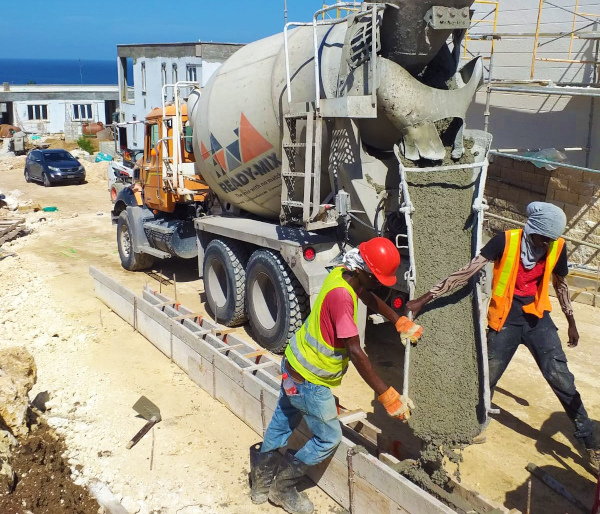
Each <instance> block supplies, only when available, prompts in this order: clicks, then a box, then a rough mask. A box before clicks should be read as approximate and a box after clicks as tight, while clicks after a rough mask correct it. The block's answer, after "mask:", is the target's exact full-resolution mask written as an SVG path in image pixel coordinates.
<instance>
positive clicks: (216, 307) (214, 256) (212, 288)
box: [203, 239, 248, 327]
mask: <svg viewBox="0 0 600 514" xmlns="http://www.w3.org/2000/svg"><path fill="white" fill-rule="evenodd" d="M247 261H248V257H247V253H246V252H245V251H244V250H243V248H242V247H241V246H240V245H239V244H238V243H236V242H235V241H231V240H228V239H213V240H212V241H211V242H210V243H208V245H207V247H206V251H205V252H204V275H203V276H204V292H205V293H206V302H207V303H208V306H209V308H210V310H211V312H212V314H213V316H214V318H215V321H216V322H217V323H221V324H223V325H226V326H228V327H235V326H237V325H242V324H243V323H245V322H246V320H247V316H246V301H245V300H246V295H245V283H246V270H245V266H246V262H247Z"/></svg>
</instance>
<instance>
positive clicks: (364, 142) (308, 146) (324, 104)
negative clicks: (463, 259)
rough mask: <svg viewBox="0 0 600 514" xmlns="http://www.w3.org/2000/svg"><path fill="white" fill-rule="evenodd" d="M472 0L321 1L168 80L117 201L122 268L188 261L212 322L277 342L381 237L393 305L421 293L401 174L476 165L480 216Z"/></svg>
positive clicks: (478, 70) (280, 344)
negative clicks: (466, 47)
mask: <svg viewBox="0 0 600 514" xmlns="http://www.w3.org/2000/svg"><path fill="white" fill-rule="evenodd" d="M472 1H473V0H418V1H417V0H391V1H389V2H386V3H374V2H364V3H356V2H347V3H338V4H335V5H333V6H330V7H327V6H325V7H324V8H323V9H321V10H319V11H317V12H316V13H315V14H314V16H313V19H312V20H310V21H307V22H304V23H295V22H291V23H288V24H287V25H286V26H285V29H284V31H283V33H280V34H277V35H274V36H271V37H268V38H266V39H262V40H260V41H256V42H254V43H251V44H248V45H246V46H244V47H243V48H241V49H240V50H238V51H237V52H236V53H235V54H234V55H232V56H231V57H230V58H229V59H228V60H227V61H226V62H225V63H224V64H223V65H222V66H221V68H220V69H219V70H218V71H217V72H216V73H215V74H214V75H213V76H212V78H211V79H210V81H209V82H208V84H207V85H206V86H205V87H204V88H203V89H199V88H195V89H193V91H191V93H190V92H189V91H188V92H185V91H187V90H189V89H190V84H189V83H178V84H175V85H173V88H174V90H175V92H176V94H175V101H174V104H173V105H171V106H163V109H162V111H161V110H160V109H159V110H158V111H157V112H154V113H153V114H152V115H151V116H150V117H149V118H148V119H147V120H146V125H145V127H146V134H147V135H146V149H145V156H144V163H146V164H145V166H143V167H142V170H141V176H140V181H139V183H138V184H136V185H134V186H132V187H131V188H126V189H125V190H123V191H121V192H120V193H119V197H118V198H117V201H116V202H115V206H114V211H113V222H115V223H116V224H117V225H118V228H117V242H118V248H119V253H120V256H121V261H122V264H123V266H124V267H125V268H126V269H129V270H136V269H143V268H145V267H149V266H151V265H152V260H153V259H154V258H167V257H171V256H179V257H184V258H195V257H197V258H198V263H199V270H200V275H201V277H202V278H203V280H204V286H205V292H206V299H207V303H208V307H209V309H210V311H212V314H213V315H214V317H215V318H216V319H217V321H218V322H219V323H222V324H226V325H229V326H236V325H240V324H242V323H245V322H246V321H247V320H248V321H249V323H250V325H251V328H252V331H253V334H254V336H255V338H256V340H257V341H258V342H259V343H260V344H261V345H262V346H264V347H265V348H268V349H270V350H273V351H281V350H282V349H283V348H284V347H285V344H286V342H287V340H288V338H289V337H291V335H292V334H293V333H294V332H295V331H296V330H297V329H298V328H299V327H300V326H301V324H302V322H303V320H304V319H305V317H306V316H307V314H308V311H309V309H310V305H311V302H312V301H313V300H314V299H315V298H316V296H317V294H318V292H319V289H320V287H321V285H322V282H323V280H324V279H325V277H326V276H327V274H328V272H329V270H330V269H331V268H332V267H333V266H335V265H336V264H337V263H339V262H340V260H341V257H342V256H343V254H344V252H345V251H347V249H349V248H351V247H354V246H356V245H358V244H359V243H360V242H361V241H364V240H366V239H369V238H371V237H374V236H375V235H383V236H385V237H388V238H390V239H391V240H392V241H393V242H394V243H395V244H396V246H397V247H398V251H399V252H400V253H401V255H402V264H401V268H400V269H399V271H398V279H399V280H398V285H397V286H395V288H394V289H390V290H388V291H386V292H385V294H384V297H386V298H388V301H389V302H390V304H391V305H392V306H393V307H394V308H396V309H402V306H403V304H404V302H405V300H406V299H407V298H408V295H410V294H411V292H412V289H414V288H413V287H412V286H411V283H413V282H414V255H413V251H412V239H411V238H412V236H411V215H412V210H411V209H412V206H411V203H410V199H409V192H408V189H407V188H406V180H405V179H403V177H405V175H406V174H405V173H404V174H403V172H402V170H405V169H411V168H419V167H421V168H422V170H423V171H428V170H432V169H436V168H439V169H444V170H449V169H454V168H459V167H461V166H462V167H463V168H464V167H465V166H466V167H468V168H469V167H470V168H472V170H473V176H474V177H475V178H478V180H479V181H477V180H475V181H474V182H473V185H472V187H473V191H474V196H473V198H474V200H473V205H474V206H475V208H476V209H475V214H476V218H477V219H476V220H475V223H479V225H480V218H481V216H480V214H481V212H480V211H481V209H478V208H477V206H478V205H479V206H481V194H482V191H483V186H482V184H483V182H484V180H485V177H484V172H485V161H486V155H487V150H488V149H489V142H490V138H489V136H488V135H487V134H485V133H483V132H479V131H469V130H466V128H465V117H466V112H467V108H468V107H469V105H470V103H471V102H472V100H473V96H474V94H475V92H476V90H477V89H478V87H479V86H480V85H481V82H482V73H483V66H482V63H481V61H480V60H479V59H475V60H473V61H471V62H469V63H467V64H466V65H465V66H463V67H462V68H460V69H459V55H460V45H461V41H462V39H463V37H464V34H465V31H466V30H467V29H468V28H469V24H470V5H471V3H472ZM340 8H344V9H346V10H347V13H348V14H347V15H346V16H344V17H339V18H335V17H332V18H329V17H327V16H326V15H327V14H328V13H330V12H332V11H333V10H336V11H337V10H338V9H340ZM466 142H468V144H467V143H466ZM466 153H468V154H469V156H470V160H468V161H467V160H465V155H466ZM461 163H463V164H461ZM464 163H467V164H464ZM423 166H424V167H423ZM482 176H483V178H482ZM431 207H432V208H435V205H432V206H431ZM479 225H478V226H479ZM475 246H476V244H475V245H474V247H475ZM367 316H368V313H367V312H362V313H360V319H361V324H362V327H361V328H362V329H364V324H365V323H366V321H367ZM375 321H377V320H375Z"/></svg>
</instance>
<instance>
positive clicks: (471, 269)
mask: <svg viewBox="0 0 600 514" xmlns="http://www.w3.org/2000/svg"><path fill="white" fill-rule="evenodd" d="M488 262H490V261H489V260H488V259H486V258H485V257H484V256H483V255H478V256H477V257H475V258H474V259H473V260H471V262H469V263H468V264H467V265H466V266H463V267H462V268H460V269H459V270H458V271H455V272H454V273H452V275H450V276H449V277H447V278H445V279H444V280H442V281H441V282H440V283H439V284H436V285H435V286H434V287H433V288H432V289H430V290H429V291H428V292H427V293H425V294H424V295H422V296H420V297H419V298H416V299H415V300H411V301H410V302H408V303H407V304H406V307H407V308H408V310H409V311H411V312H412V313H413V315H414V316H415V317H416V316H417V314H419V311H420V310H421V309H422V308H423V307H425V305H426V304H427V303H428V302H430V301H431V300H433V299H435V298H438V297H440V296H442V295H443V294H446V293H447V292H449V291H452V290H454V289H456V288H458V287H462V286H464V285H465V284H467V283H468V282H469V280H470V279H471V277H473V276H474V275H476V274H477V273H479V272H480V271H481V270H482V269H483V268H484V266H485V265H486V264H487V263H488Z"/></svg>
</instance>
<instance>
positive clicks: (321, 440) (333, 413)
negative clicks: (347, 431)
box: [260, 359, 342, 466]
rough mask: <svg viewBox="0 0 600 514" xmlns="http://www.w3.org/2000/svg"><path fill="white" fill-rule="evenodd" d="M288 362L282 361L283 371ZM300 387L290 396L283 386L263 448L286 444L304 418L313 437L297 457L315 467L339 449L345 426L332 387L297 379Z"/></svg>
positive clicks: (283, 371)
mask: <svg viewBox="0 0 600 514" xmlns="http://www.w3.org/2000/svg"><path fill="white" fill-rule="evenodd" d="M284 361H285V359H282V360H281V372H282V373H287V371H286V370H285V367H284ZM296 389H297V390H298V394H294V395H291V396H288V395H287V394H286V393H285V391H284V390H283V386H282V387H281V390H280V392H279V401H278V402H277V408H276V409H275V412H274V413H273V417H272V418H271V422H270V423H269V426H268V428H267V431H266V433H265V440H264V441H263V444H262V447H261V449H260V451H261V453H265V452H270V451H273V450H276V449H278V448H281V447H283V446H285V445H286V444H287V441H288V439H289V438H290V436H291V435H292V432H293V431H294V430H295V429H296V427H297V426H298V425H299V424H300V421H301V420H302V417H304V420H305V421H306V424H307V425H308V428H309V429H310V431H311V432H312V434H313V436H312V437H311V438H310V439H309V440H308V441H306V444H305V445H304V446H303V447H302V448H301V449H300V450H298V452H297V453H296V458H297V459H298V460H300V461H302V462H303V463H304V464H306V465H308V466H314V465H315V464H318V463H319V462H322V461H324V460H325V459H326V458H327V457H329V456H330V455H332V454H333V453H334V452H335V449H336V448H337V447H338V445H339V444H340V442H341V440H342V427H341V426H340V422H339V421H338V415H337V407H336V405H335V398H334V397H333V394H332V393H331V389H329V388H328V387H325V386H322V385H317V384H312V383H310V382H308V381H307V380H305V381H304V382H302V383H298V382H296Z"/></svg>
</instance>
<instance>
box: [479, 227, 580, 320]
mask: <svg viewBox="0 0 600 514" xmlns="http://www.w3.org/2000/svg"><path fill="white" fill-rule="evenodd" d="M505 246H506V236H505V234H504V232H500V233H499V234H496V235H495V236H494V237H492V239H490V240H489V242H488V243H487V244H486V245H485V246H484V247H483V248H482V249H481V255H483V256H484V257H485V258H486V259H487V260H489V261H496V260H499V259H501V258H502V254H503V253H504V247H505ZM545 267H546V258H545V257H544V258H543V259H540V260H539V261H538V262H537V264H536V265H535V266H534V267H533V268H532V269H531V270H526V269H525V268H524V266H523V263H522V262H519V270H518V274H517V283H516V284H515V293H514V295H513V302H512V305H511V306H510V312H509V313H508V317H507V318H506V323H508V324H510V325H525V324H529V325H534V324H536V323H537V321H538V318H537V317H536V316H534V315H532V314H525V313H524V312H523V306H524V305H528V304H530V303H532V302H533V301H534V299H535V291H536V290H537V286H538V285H539V282H540V280H541V279H542V276H543V274H544V273H543V272H544V269H545ZM552 273H554V274H555V275H558V276H559V277H566V276H567V275H568V273H569V267H568V261H567V245H566V244H565V245H564V246H563V249H562V252H561V254H560V256H559V258H558V261H556V264H555V266H554V270H552ZM527 292H531V293H532V294H531V295H528V294H527ZM519 293H521V294H519ZM546 316H548V313H547V312H546V313H544V317H546Z"/></svg>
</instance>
